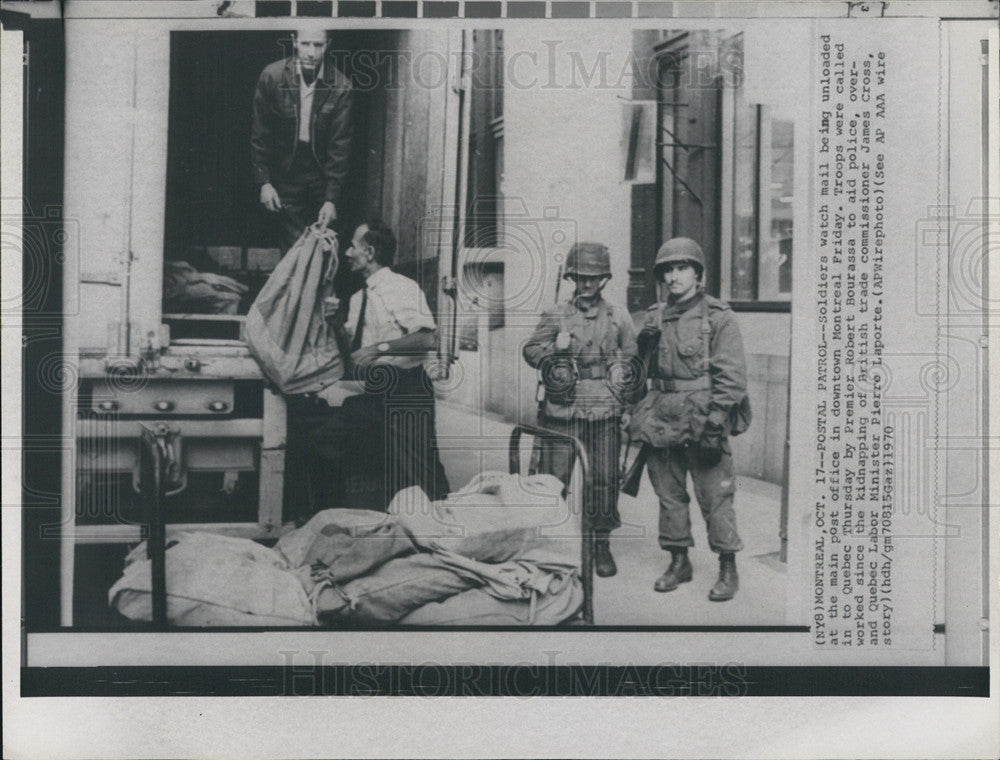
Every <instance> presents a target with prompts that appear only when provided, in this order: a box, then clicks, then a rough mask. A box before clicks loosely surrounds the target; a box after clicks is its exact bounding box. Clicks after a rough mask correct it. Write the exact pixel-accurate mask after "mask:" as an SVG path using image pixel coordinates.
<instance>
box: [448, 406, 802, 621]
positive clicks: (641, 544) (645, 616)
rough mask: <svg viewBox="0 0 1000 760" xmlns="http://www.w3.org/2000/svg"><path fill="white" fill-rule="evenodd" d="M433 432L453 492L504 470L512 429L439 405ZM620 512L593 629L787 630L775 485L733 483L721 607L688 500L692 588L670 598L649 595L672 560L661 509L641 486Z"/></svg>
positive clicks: (598, 581) (598, 583)
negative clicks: (739, 542)
mask: <svg viewBox="0 0 1000 760" xmlns="http://www.w3.org/2000/svg"><path fill="white" fill-rule="evenodd" d="M437 425H438V439H439V445H440V447H441V449H442V460H443V461H444V463H445V469H446V470H447V473H448V479H449V480H450V482H451V486H452V489H458V488H460V487H461V486H463V485H464V484H465V483H467V482H468V481H469V480H470V479H471V478H472V477H473V475H475V474H476V473H478V472H480V471H481V470H485V469H491V470H502V471H506V470H507V442H508V439H509V437H510V431H511V430H512V428H513V425H511V424H510V423H507V422H503V421H502V420H499V419H497V418H496V417H495V416H491V415H486V416H479V415H477V414H475V413H474V412H472V411H471V410H468V409H465V408H462V407H459V406H454V405H451V404H448V403H442V402H440V401H439V402H438V407H437ZM618 508H619V512H620V514H621V518H622V527H621V528H619V529H618V530H617V531H615V532H614V533H613V534H612V536H611V551H612V554H614V557H615V560H616V562H617V564H618V574H617V575H616V576H614V577H612V578H595V579H594V622H595V623H596V624H597V625H626V626H628V625H723V626H725V625H784V624H785V599H786V587H787V572H786V570H787V568H786V565H784V564H782V563H781V562H780V561H779V560H778V550H779V548H780V541H779V538H778V525H779V513H780V508H781V489H780V488H779V487H778V486H777V485H774V484H772V483H767V482H764V481H760V480H754V479H753V478H747V477H738V478H737V490H736V516H737V521H738V525H739V529H740V535H741V537H742V538H743V542H744V544H745V548H744V550H743V551H742V552H740V554H739V555H738V557H737V562H738V567H739V572H740V591H739V593H738V594H737V595H736V598H734V599H732V600H731V601H729V602H724V603H716V602H710V601H708V590H709V589H710V588H711V587H712V584H713V583H714V582H715V578H716V575H717V573H718V561H717V558H716V555H714V554H712V553H711V552H710V551H709V550H708V547H707V542H706V538H705V523H704V521H703V520H702V518H701V514H700V512H699V510H698V507H697V503H696V502H695V501H694V500H693V499H692V503H691V510H692V517H691V519H692V524H693V526H694V535H695V547H694V548H693V549H691V551H690V558H691V564H692V565H694V580H693V581H692V582H691V583H686V584H683V585H681V587H680V588H678V589H677V590H676V591H672V592H670V593H667V594H660V593H657V592H655V591H653V582H654V581H655V580H656V578H657V577H659V575H660V574H661V573H662V572H663V571H664V570H665V569H666V568H667V565H668V564H669V563H670V555H669V553H667V552H664V551H662V550H661V549H660V548H659V545H658V544H657V540H656V536H657V519H658V509H659V507H658V504H657V500H656V495H655V494H654V493H653V488H652V486H651V485H650V484H649V480H648V478H645V477H644V478H643V482H642V486H641V488H640V490H639V494H638V496H637V497H635V498H631V497H629V496H622V497H621V499H620V501H619V504H618Z"/></svg>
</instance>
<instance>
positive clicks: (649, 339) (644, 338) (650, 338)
mask: <svg viewBox="0 0 1000 760" xmlns="http://www.w3.org/2000/svg"><path fill="white" fill-rule="evenodd" d="M659 342H660V330H659V328H657V327H651V326H647V327H643V328H642V329H641V330H640V331H639V335H638V337H637V338H636V344H637V345H638V348H639V356H645V354H646V352H648V351H649V350H650V349H651V348H653V347H654V346H656V345H657V344H658V343H659Z"/></svg>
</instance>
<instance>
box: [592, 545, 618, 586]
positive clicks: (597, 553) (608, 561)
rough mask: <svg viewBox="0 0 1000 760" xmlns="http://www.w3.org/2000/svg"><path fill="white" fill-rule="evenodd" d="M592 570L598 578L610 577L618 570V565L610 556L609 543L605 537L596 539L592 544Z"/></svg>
mask: <svg viewBox="0 0 1000 760" xmlns="http://www.w3.org/2000/svg"><path fill="white" fill-rule="evenodd" d="M594 572H596V573H597V575H598V577H600V578H610V577H611V576H612V575H614V574H615V573H617V572H618V565H616V564H615V558H614V557H612V556H611V545H610V544H609V543H608V540H607V539H603V540H602V539H598V540H597V542H596V543H595V544H594Z"/></svg>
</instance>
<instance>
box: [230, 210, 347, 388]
mask: <svg viewBox="0 0 1000 760" xmlns="http://www.w3.org/2000/svg"><path fill="white" fill-rule="evenodd" d="M336 273H337V238H336V235H334V233H333V232H332V231H331V230H319V229H317V228H315V227H307V228H306V231H305V232H303V233H302V236H301V237H300V238H299V239H298V241H296V243H295V245H293V246H292V247H291V248H290V249H289V250H288V253H287V254H285V257H284V258H283V259H282V260H281V261H280V262H278V266H276V267H275V268H274V271H273V272H272V273H271V276H270V277H268V279H267V282H266V283H264V287H263V288H262V289H261V291H260V294H259V295H258V296H257V298H256V300H255V301H254V302H253V304H252V305H251V306H250V310H249V311H248V312H247V317H246V322H245V324H244V334H245V338H246V342H247V346H248V347H249V349H250V353H251V354H252V355H253V357H254V358H255V359H256V360H257V363H258V364H260V368H261V371H262V372H263V373H264V376H265V377H266V378H267V379H268V380H269V381H270V382H271V384H272V385H274V386H275V387H276V388H277V389H278V390H279V391H280V392H281V393H284V394H294V393H317V392H319V391H321V390H323V388H325V387H326V386H328V385H330V384H332V383H334V382H336V381H337V380H340V379H341V378H342V377H343V375H344V361H343V357H342V355H341V352H340V347H339V345H338V343H337V335H336V332H335V330H334V328H333V327H332V326H330V325H329V324H327V321H326V320H325V319H324V317H323V301H324V299H326V298H333V295H334V293H333V277H334V275H335V274H336Z"/></svg>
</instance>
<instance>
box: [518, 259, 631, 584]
mask: <svg viewBox="0 0 1000 760" xmlns="http://www.w3.org/2000/svg"><path fill="white" fill-rule="evenodd" d="M581 245H582V246H584V247H585V246H588V245H591V246H594V247H595V248H600V249H603V256H604V257H606V256H607V249H604V248H603V246H596V244H581ZM605 260H606V259H605ZM572 262H573V256H572V251H571V256H570V263H571V264H572ZM604 266H606V264H605V265H604ZM567 269H570V267H569V266H568V267H567ZM570 271H571V273H572V272H573V271H576V270H570ZM602 271H603V269H602ZM581 273H583V274H589V272H587V271H586V269H585V268H583V269H582V272H581ZM609 276H610V272H609ZM578 304H580V305H578ZM560 333H566V334H568V336H569V345H568V346H567V347H565V348H562V349H560V348H559V347H558V346H557V336H558V335H559V334H560ZM635 338H636V336H635V327H634V325H633V323H632V317H631V316H630V315H629V313H628V312H627V311H626V310H625V309H624V308H622V307H619V306H616V305H614V304H611V303H608V302H607V301H605V300H604V299H603V298H602V297H600V295H599V294H598V296H597V298H596V300H594V301H593V302H591V303H586V304H582V303H581V302H580V301H578V300H577V299H575V298H574V300H573V301H572V302H569V303H563V304H559V305H557V306H556V307H554V308H553V309H550V310H547V311H546V312H545V313H544V314H543V315H542V318H541V321H540V322H539V323H538V326H537V327H536V328H535V331H534V333H533V334H532V336H531V338H530V339H529V340H528V342H527V343H526V344H525V345H524V348H523V352H522V353H523V356H524V359H525V361H527V362H528V364H530V365H531V366H532V367H535V368H536V369H539V370H540V371H541V373H542V375H543V377H544V378H545V379H547V380H549V381H550V382H548V383H547V386H548V390H547V393H546V398H545V400H544V402H543V403H542V404H541V406H540V408H539V424H540V425H541V426H542V427H545V428H548V429H550V430H553V431H556V432H561V433H566V434H569V435H572V436H575V437H576V438H578V439H579V440H580V441H581V443H583V445H584V448H585V450H586V452H587V458H588V460H589V463H590V472H589V478H588V482H587V483H586V486H585V488H584V498H583V504H584V512H585V514H586V515H587V517H588V518H589V520H590V525H591V527H592V529H593V530H594V533H595V534H596V538H597V541H598V544H599V545H598V553H599V555H598V556H599V558H600V556H601V555H600V553H601V552H602V551H603V552H607V550H608V547H607V540H608V534H609V533H610V532H611V531H612V530H614V529H615V528H617V527H618V526H619V525H621V518H620V517H619V515H618V486H619V472H618V457H619V454H620V448H621V415H622V411H623V404H622V400H621V395H622V394H621V392H620V391H619V390H618V389H617V386H616V385H615V381H616V380H617V374H618V373H620V372H622V371H627V369H623V368H627V367H628V362H629V361H630V360H634V358H635V355H636V341H635ZM609 368H610V373H609ZM560 384H562V386H564V387H561V386H560ZM613 389H614V390H613ZM538 454H539V458H538V462H537V470H538V471H540V472H546V473H551V474H553V475H555V476H556V477H558V478H560V479H561V480H563V481H564V482H566V481H568V478H569V475H570V473H569V463H570V452H569V451H568V450H566V447H564V446H559V445H557V444H554V443H552V442H549V443H547V444H546V445H544V446H542V447H541V448H540V450H539V452H538ZM607 559H608V560H609V561H610V554H607ZM601 567H602V565H600V564H599V567H598V569H599V574H603V575H610V574H613V572H614V571H613V565H612V566H611V569H610V571H609V572H601Z"/></svg>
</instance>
